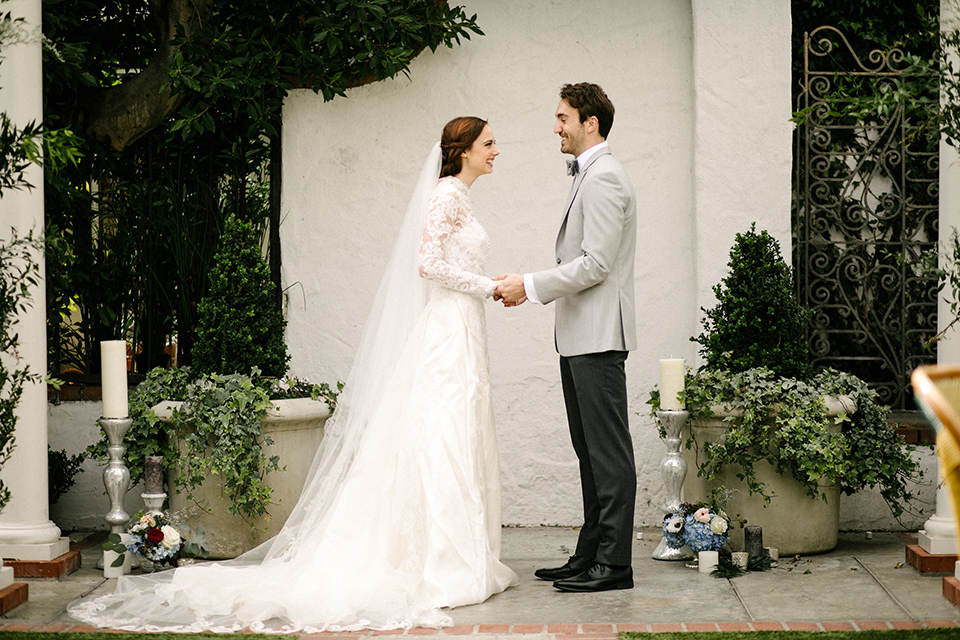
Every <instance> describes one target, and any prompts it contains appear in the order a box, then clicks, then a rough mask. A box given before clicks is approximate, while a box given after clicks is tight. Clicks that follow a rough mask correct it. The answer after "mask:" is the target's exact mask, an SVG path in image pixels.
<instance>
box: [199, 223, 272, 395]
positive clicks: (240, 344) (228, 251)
mask: <svg viewBox="0 0 960 640" xmlns="http://www.w3.org/2000/svg"><path fill="white" fill-rule="evenodd" d="M273 291H274V285H273V282H272V281H271V280H270V269H269V267H268V266H267V263H266V261H264V259H263V257H262V256H261V254H260V247H259V245H258V244H256V234H255V233H254V230H253V226H252V225H250V224H247V223H244V222H241V221H238V220H237V219H236V218H233V217H231V218H229V219H228V220H227V222H226V226H225V227H224V230H223V236H222V238H221V241H220V250H219V251H218V252H217V255H216V256H215V257H214V266H213V270H212V271H211V272H210V291H209V292H208V293H207V295H206V296H205V297H204V298H203V300H201V301H200V308H199V310H198V316H199V321H200V327H199V328H198V330H197V344H196V345H195V347H194V352H193V366H194V369H196V371H197V372H198V373H214V372H216V373H243V372H247V371H250V370H251V369H253V368H256V369H259V370H260V371H262V372H263V374H264V375H266V376H270V377H274V378H280V377H282V376H283V375H284V374H285V373H286V372H287V361H288V360H289V359H290V356H289V355H288V354H287V345H286V344H285V343H284V341H283V331H284V327H286V324H287V323H286V321H285V320H284V319H283V315H282V314H281V311H280V309H277V308H276V307H275V306H274V305H273Z"/></svg>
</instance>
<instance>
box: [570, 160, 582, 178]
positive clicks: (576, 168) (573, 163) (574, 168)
mask: <svg viewBox="0 0 960 640" xmlns="http://www.w3.org/2000/svg"><path fill="white" fill-rule="evenodd" d="M578 173H580V163H579V162H577V159H576V158H574V159H573V160H567V175H568V176H575V175H577V174H578Z"/></svg>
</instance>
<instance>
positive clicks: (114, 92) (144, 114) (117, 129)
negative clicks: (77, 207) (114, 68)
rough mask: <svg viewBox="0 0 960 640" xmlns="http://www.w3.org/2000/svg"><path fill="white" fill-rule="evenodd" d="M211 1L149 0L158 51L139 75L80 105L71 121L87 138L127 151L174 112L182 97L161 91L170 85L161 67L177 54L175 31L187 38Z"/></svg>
mask: <svg viewBox="0 0 960 640" xmlns="http://www.w3.org/2000/svg"><path fill="white" fill-rule="evenodd" d="M212 3H213V0H150V10H151V15H152V17H153V18H154V22H155V33H156V39H157V51H156V53H155V54H154V56H153V58H152V59H151V60H150V63H149V64H148V65H147V66H146V67H145V68H144V69H143V70H142V71H140V73H138V74H136V75H134V76H131V77H130V78H128V79H127V80H125V81H124V82H123V83H121V84H119V85H116V86H113V87H108V88H106V89H99V90H97V91H95V92H93V93H91V94H89V95H88V96H86V97H85V98H84V99H82V100H81V102H80V104H79V106H78V108H77V110H76V111H75V112H74V113H72V114H71V117H70V118H69V121H70V122H71V124H72V125H73V126H74V129H75V130H76V131H79V132H81V133H82V134H83V135H84V136H86V137H88V138H93V139H96V140H99V141H102V142H107V143H109V144H110V146H112V147H113V148H114V149H116V150H117V151H122V150H123V149H125V148H127V147H129V146H130V145H131V144H133V143H134V142H135V141H137V140H138V139H139V138H140V137H142V136H143V135H145V134H147V133H148V132H149V131H150V130H151V129H153V128H154V127H156V126H158V125H159V124H161V123H162V122H164V121H165V120H167V119H168V118H169V117H170V116H172V115H173V114H174V113H176V111H177V109H179V108H180V105H182V104H183V101H184V99H185V97H184V96H183V95H182V94H179V93H173V92H171V91H170V89H169V88H167V89H164V90H162V91H161V87H162V86H163V85H164V84H165V83H167V82H168V81H169V77H168V75H167V72H166V69H164V63H165V62H166V61H167V60H168V59H169V58H170V57H171V56H172V55H174V54H175V53H176V51H177V47H176V46H175V45H173V44H172V40H173V38H174V37H175V36H176V34H177V27H178V26H179V27H182V28H183V29H184V31H185V32H186V33H187V34H189V33H190V31H191V30H192V27H193V26H194V25H196V24H199V23H200V22H201V21H202V20H203V19H204V18H205V17H206V16H208V15H209V13H210V6H211V5H212Z"/></svg>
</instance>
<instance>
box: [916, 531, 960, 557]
mask: <svg viewBox="0 0 960 640" xmlns="http://www.w3.org/2000/svg"><path fill="white" fill-rule="evenodd" d="M917 542H918V543H919V544H920V546H921V547H923V550H924V551H926V552H927V553H930V554H933V555H937V556H942V555H954V556H955V555H957V536H955V535H950V536H933V535H930V534H929V533H927V530H926V529H920V531H918V532H917Z"/></svg>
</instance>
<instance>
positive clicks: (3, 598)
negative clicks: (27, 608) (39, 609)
mask: <svg viewBox="0 0 960 640" xmlns="http://www.w3.org/2000/svg"><path fill="white" fill-rule="evenodd" d="M29 592H30V588H29V587H28V586H27V585H26V584H25V583H23V582H14V583H13V584H11V585H10V586H9V587H6V588H4V589H0V616H5V615H7V613H9V612H10V611H11V610H13V609H15V608H16V607H19V606H20V605H22V604H23V603H24V602H26V601H27V596H28V595H29Z"/></svg>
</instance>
